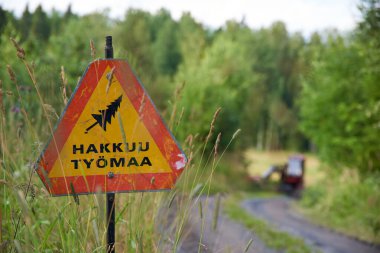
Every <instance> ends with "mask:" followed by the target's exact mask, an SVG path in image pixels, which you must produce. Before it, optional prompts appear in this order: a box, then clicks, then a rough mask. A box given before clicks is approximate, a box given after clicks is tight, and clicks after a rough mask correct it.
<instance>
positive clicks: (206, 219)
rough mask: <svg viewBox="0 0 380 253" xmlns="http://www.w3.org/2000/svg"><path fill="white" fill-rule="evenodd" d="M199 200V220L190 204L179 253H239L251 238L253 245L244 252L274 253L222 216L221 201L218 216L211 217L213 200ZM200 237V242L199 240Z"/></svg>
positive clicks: (252, 235) (241, 227) (213, 209)
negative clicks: (201, 212)
mask: <svg viewBox="0 0 380 253" xmlns="http://www.w3.org/2000/svg"><path fill="white" fill-rule="evenodd" d="M200 201H202V206H203V219H201V218H200V212H199V209H198V204H195V205H193V208H192V210H191V211H190V216H189V219H188V223H187V226H186V231H185V233H184V234H185V236H184V240H183V243H182V245H181V246H180V249H179V251H178V252H179V253H196V252H198V247H200V251H199V252H213V253H229V252H231V253H232V252H241V253H243V252H244V250H245V248H246V246H247V244H248V242H249V241H250V240H251V239H253V243H252V244H251V246H250V247H249V249H248V251H246V252H247V253H253V252H254V253H276V251H273V250H271V249H268V248H267V247H265V245H264V244H263V243H262V242H261V241H260V240H259V238H257V237H256V236H255V235H254V233H253V232H252V231H250V230H248V229H246V228H245V227H244V226H243V225H240V224H238V223H236V222H234V221H231V220H230V219H228V218H227V217H226V216H225V215H223V210H222V208H223V207H222V206H223V199H222V201H221V208H220V210H219V211H220V212H219V215H218V216H215V199H214V198H212V197H209V198H208V199H207V198H202V199H200ZM214 217H217V218H218V221H217V226H216V229H215V230H214V229H213V220H214ZM202 223H203V229H202ZM201 237H202V239H200V238H201ZM199 243H200V244H199ZM199 245H200V246H199Z"/></svg>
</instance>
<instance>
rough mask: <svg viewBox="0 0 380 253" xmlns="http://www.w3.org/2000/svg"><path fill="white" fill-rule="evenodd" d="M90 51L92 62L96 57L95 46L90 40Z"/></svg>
mask: <svg viewBox="0 0 380 253" xmlns="http://www.w3.org/2000/svg"><path fill="white" fill-rule="evenodd" d="M90 49H91V58H92V59H93V60H95V57H96V49H95V45H94V41H93V40H90Z"/></svg>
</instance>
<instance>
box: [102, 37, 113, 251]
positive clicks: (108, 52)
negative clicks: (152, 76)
mask: <svg viewBox="0 0 380 253" xmlns="http://www.w3.org/2000/svg"><path fill="white" fill-rule="evenodd" d="M104 53H105V58H106V59H113V47H112V36H107V37H106V46H105V48H104ZM108 177H109V178H111V177H113V173H112V174H111V173H108ZM115 208H116V206H115V193H107V253H115Z"/></svg>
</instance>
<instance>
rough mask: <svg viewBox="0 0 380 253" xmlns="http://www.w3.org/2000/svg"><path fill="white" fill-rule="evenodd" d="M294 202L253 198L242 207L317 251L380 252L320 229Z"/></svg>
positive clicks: (344, 252)
mask: <svg viewBox="0 0 380 253" xmlns="http://www.w3.org/2000/svg"><path fill="white" fill-rule="evenodd" d="M292 201H293V200H292V199H290V198H286V197H281V198H268V199H249V200H245V201H243V202H242V203H241V206H242V207H243V208H244V209H245V210H246V211H248V212H249V213H251V214H252V215H254V216H255V217H257V218H260V219H263V220H266V221H267V222H268V224H270V225H272V226H274V227H275V228H276V229H278V230H281V231H284V232H287V233H289V234H292V235H295V236H297V237H300V238H302V239H303V240H304V241H305V243H307V244H308V245H310V246H311V247H312V248H313V249H317V250H320V251H322V252H325V253H380V247H379V246H375V245H369V244H367V243H364V242H362V241H359V240H356V239H354V238H351V237H348V236H345V235H342V234H338V233H336V232H334V231H331V230H329V229H327V228H323V227H319V226H316V225H314V224H312V223H310V222H309V221H307V220H306V219H305V218H304V217H303V216H302V215H300V214H298V213H296V212H295V211H294V210H292V208H291V203H292Z"/></svg>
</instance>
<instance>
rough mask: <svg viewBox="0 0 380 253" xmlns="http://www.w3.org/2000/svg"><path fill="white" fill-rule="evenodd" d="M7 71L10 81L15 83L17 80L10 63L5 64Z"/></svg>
mask: <svg viewBox="0 0 380 253" xmlns="http://www.w3.org/2000/svg"><path fill="white" fill-rule="evenodd" d="M7 71H8V75H9V77H10V79H11V81H12V82H14V83H15V82H16V81H17V78H16V74H15V72H14V71H13V69H12V67H11V66H10V65H7Z"/></svg>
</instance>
